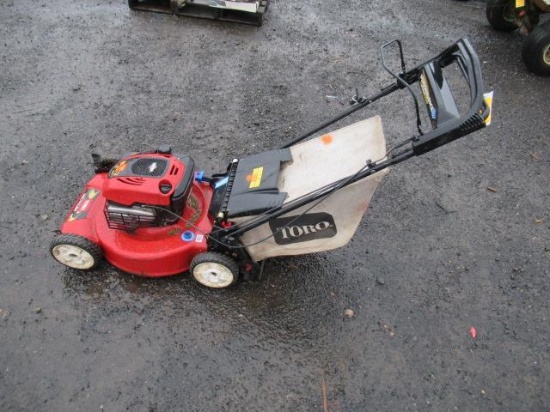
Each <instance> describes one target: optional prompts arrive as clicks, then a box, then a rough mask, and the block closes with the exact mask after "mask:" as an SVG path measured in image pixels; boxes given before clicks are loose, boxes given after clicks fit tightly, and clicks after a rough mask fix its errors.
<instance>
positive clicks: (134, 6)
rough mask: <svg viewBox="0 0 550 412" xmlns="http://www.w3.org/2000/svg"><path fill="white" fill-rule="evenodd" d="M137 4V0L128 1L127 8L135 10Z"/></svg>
mask: <svg viewBox="0 0 550 412" xmlns="http://www.w3.org/2000/svg"><path fill="white" fill-rule="evenodd" d="M138 3H139V0H128V7H130V8H131V9H135V8H136V6H137V5H138Z"/></svg>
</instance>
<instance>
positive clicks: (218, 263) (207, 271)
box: [189, 252, 239, 289]
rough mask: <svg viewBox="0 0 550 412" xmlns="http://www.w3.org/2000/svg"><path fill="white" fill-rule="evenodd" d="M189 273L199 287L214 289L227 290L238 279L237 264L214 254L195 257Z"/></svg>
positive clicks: (228, 258)
mask: <svg viewBox="0 0 550 412" xmlns="http://www.w3.org/2000/svg"><path fill="white" fill-rule="evenodd" d="M189 271H190V272H191V273H192V274H193V277H194V278H195V280H196V281H197V282H199V283H200V284H201V285H203V286H206V287H209V288H214V289H222V288H227V287H229V286H231V285H234V284H235V283H236V282H237V280H238V279H239V266H238V265H237V263H236V262H235V261H234V260H233V259H231V258H230V257H228V256H226V255H222V254H221V253H215V252H205V253H201V254H198V255H197V256H195V257H194V258H193V260H192V261H191V265H190V267H189Z"/></svg>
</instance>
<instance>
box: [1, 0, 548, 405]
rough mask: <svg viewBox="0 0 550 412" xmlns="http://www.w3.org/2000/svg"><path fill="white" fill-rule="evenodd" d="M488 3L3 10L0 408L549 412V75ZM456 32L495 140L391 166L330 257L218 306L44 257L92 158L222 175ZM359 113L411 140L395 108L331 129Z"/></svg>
mask: <svg viewBox="0 0 550 412" xmlns="http://www.w3.org/2000/svg"><path fill="white" fill-rule="evenodd" d="M484 7H485V5H484V3H483V2H477V1H470V2H458V1H452V0H425V1H422V2H412V1H407V2H404V1H395V0H392V1H387V0H385V1H382V0H373V1H368V2H367V1H360V0H342V1H338V2H328V1H325V2H322V1H315V0H303V1H298V0H286V1H281V0H271V6H270V8H269V11H268V12H267V16H266V19H265V22H264V25H263V26H262V27H261V28H257V27H249V26H241V25H235V24H229V23H220V22H214V21H208V20H199V19H190V18H181V17H174V16H166V15H159V14H153V13H143V12H132V11H130V10H129V9H128V7H127V5H126V3H125V2H124V1H122V0H117V1H112V0H110V1H107V0H95V1H90V2H72V1H68V0H48V1H46V0H28V1H24V2H23V1H15V0H2V1H0V37H1V39H2V40H1V41H0V65H1V66H0V69H1V70H0V111H1V112H2V114H3V115H2V121H1V122H0V139H1V142H2V151H1V152H0V173H1V174H0V188H1V190H2V198H3V200H2V208H1V210H0V214H1V225H0V234H1V237H2V238H3V239H4V241H3V242H2V246H0V256H1V259H2V276H1V277H0V342H1V346H0V409H1V410H3V411H13V412H15V411H60V410H61V411H63V410H70V411H94V410H109V411H176V410H181V411H216V412H218V411H242V410H247V411H454V410H457V411H468V412H470V411H511V412H517V411H550V391H549V390H548V389H549V388H550V365H549V362H550V353H549V342H550V334H549V332H548V331H549V317H550V310H549V309H550V308H549V303H548V298H547V296H548V290H549V282H550V260H549V258H550V235H549V227H550V208H549V207H548V204H549V203H550V197H549V190H548V188H549V184H548V182H549V175H550V174H549V172H550V148H549V144H548V142H549V133H548V129H549V128H548V120H549V110H548V95H549V91H550V83H549V79H545V78H540V77H536V76H534V75H532V74H530V73H529V72H528V71H527V70H526V68H525V67H524V66H523V63H522V61H521V52H520V47H521V41H522V39H521V37H520V36H519V34H517V33H511V34H502V33H496V32H494V31H492V30H491V28H490V27H489V26H488V24H487V22H486V20H485V12H484ZM463 36H468V37H469V38H470V40H471V41H472V43H473V44H474V46H475V47H476V49H477V51H478V54H479V56H480V59H481V61H482V66H483V67H482V69H483V74H484V81H485V86H486V89H487V90H494V92H495V103H494V110H495V112H494V118H493V122H494V124H493V125H492V126H491V127H490V128H487V129H484V130H482V131H480V132H478V133H475V134H474V135H471V136H469V137H467V138H464V139H462V140H460V141H457V142H454V143H452V144H450V145H448V146H446V147H444V148H442V149H440V150H437V151H434V152H431V153H429V154H427V155H425V156H422V157H419V158H417V159H413V160H410V161H408V162H405V163H403V164H401V165H399V166H397V167H394V168H393V169H392V172H391V173H390V174H389V175H388V176H387V177H385V179H384V181H383V182H382V184H381V185H380V187H379V189H378V191H377V193H376V194H375V196H374V198H373V201H372V203H371V206H370V209H369V211H368V213H367V215H366V216H365V218H364V219H363V221H362V224H361V226H360V228H359V230H358V231H357V233H356V235H355V237H354V239H353V241H352V242H351V243H350V244H349V245H348V246H346V247H344V248H342V249H339V250H336V251H333V252H328V253H319V254H314V255H309V256H300V257H293V258H278V259H271V260H269V261H268V262H267V264H266V270H265V274H264V276H263V279H262V280H261V281H259V282H247V283H239V284H238V285H237V286H236V287H234V288H231V289H228V290H223V291H212V290H205V289H204V288H201V287H199V286H197V285H196V284H195V283H194V282H193V281H192V280H191V279H190V278H189V276H187V275H181V276H176V277H171V278H166V279H157V280H150V279H143V278H138V277H134V276H131V275H128V274H124V273H121V272H119V271H117V270H115V269H113V268H112V267H110V266H109V265H108V264H102V265H101V266H100V267H99V268H98V269H96V270H94V271H93V272H91V273H87V274H81V273H76V272H73V271H70V270H67V269H64V268H63V267H62V266H60V265H59V264H57V263H56V262H55V261H54V260H53V259H51V258H50V256H49V250H48V245H49V242H50V240H51V239H52V237H53V235H54V232H55V230H56V229H57V228H58V227H59V224H60V223H61V222H62V220H63V218H64V215H65V213H66V211H67V209H68V208H69V207H70V204H71V203H72V202H73V201H74V199H75V198H76V196H77V195H78V193H79V192H80V190H81V189H82V187H83V185H84V184H85V182H86V181H87V180H88V179H89V177H90V176H91V173H92V168H91V165H90V163H91V157H90V153H91V152H93V151H98V152H101V153H103V154H106V155H121V154H123V153H125V152H128V151H134V150H147V149H151V148H154V147H156V146H158V145H159V144H162V143H168V144H171V145H172V146H173V147H174V148H175V149H177V150H178V151H179V152H187V153H189V154H190V155H191V156H193V158H194V159H195V162H196V164H198V165H199V166H200V167H201V168H203V169H205V170H206V171H207V172H209V173H210V172H217V171H222V170H224V169H225V166H226V164H227V162H228V161H229V160H230V159H231V158H233V157H239V156H242V155H245V154H251V153H256V152H259V151H262V150H267V149H270V148H272V147H274V146H276V145H278V144H280V143H281V142H284V141H288V140H289V139H291V138H292V137H294V136H295V135H296V134H297V133H299V132H300V131H304V130H306V129H307V128H308V127H310V126H312V125H315V124H316V123H318V122H320V121H321V120H323V119H325V118H327V117H328V116H330V115H332V114H334V113H337V112H339V111H341V110H343V109H344V108H345V104H346V102H347V99H348V98H349V97H350V96H351V95H352V94H353V90H354V88H355V87H356V86H362V87H363V88H364V90H365V93H366V94H369V93H372V92H376V91H377V90H378V88H379V87H380V86H385V85H387V84H389V83H390V82H391V79H390V78H389V77H388V75H387V74H386V73H385V72H384V71H383V70H382V69H381V67H380V64H379V61H378V51H377V50H378V47H379V46H380V45H382V44H383V43H385V42H387V41H389V40H392V39H394V38H400V39H402V40H403V42H404V46H405V55H406V58H407V60H408V62H409V63H410V65H413V64H416V63H419V62H421V61H422V60H424V59H427V58H429V57H431V56H432V55H434V54H436V53H439V52H440V51H441V50H443V49H444V48H445V47H447V46H449V45H450V44H452V43H453V42H454V41H455V40H457V39H458V38H460V37H463ZM374 114H380V115H381V116H382V118H383V121H384V125H385V130H386V135H387V139H388V142H389V143H390V144H392V143H395V142H397V141H399V140H401V139H403V138H404V137H408V136H410V134H411V133H414V115H413V107H412V104H411V102H410V99H409V98H408V96H407V95H406V93H403V94H399V95H398V96H394V97H392V98H390V99H389V100H388V101H387V102H382V103H380V104H376V105H374V106H373V107H372V108H371V109H368V110H366V111H364V112H362V113H361V114H357V115H354V116H353V117H352V119H350V120H349V122H351V121H353V120H358V119H361V118H365V117H368V116H371V115H374ZM342 124H345V123H342ZM349 309H351V310H352V311H353V317H348V316H346V313H347V314H348V315H349V314H350V312H349V311H348V312H346V310H349ZM472 326H473V327H475V328H476V330H477V337H476V339H472V337H471V336H470V332H469V331H470V328H471V327H472Z"/></svg>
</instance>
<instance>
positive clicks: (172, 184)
mask: <svg viewBox="0 0 550 412" xmlns="http://www.w3.org/2000/svg"><path fill="white" fill-rule="evenodd" d="M194 172H195V164H194V161H193V159H191V158H190V157H189V156H180V155H173V154H165V153H145V154H144V153H140V154H135V155H130V156H127V157H124V158H122V159H121V160H120V161H119V162H118V163H117V164H116V165H115V166H113V168H112V169H111V170H110V172H109V174H108V178H107V179H106V180H105V183H104V186H103V195H104V196H105V198H106V199H107V201H109V202H113V203H116V204H118V205H124V206H132V205H136V204H137V205H153V206H162V207H166V208H170V210H172V211H173V212H174V213H177V214H181V213H182V208H183V206H184V204H185V200H186V198H187V196H188V195H189V190H190V189H191V184H192V183H193V176H194Z"/></svg>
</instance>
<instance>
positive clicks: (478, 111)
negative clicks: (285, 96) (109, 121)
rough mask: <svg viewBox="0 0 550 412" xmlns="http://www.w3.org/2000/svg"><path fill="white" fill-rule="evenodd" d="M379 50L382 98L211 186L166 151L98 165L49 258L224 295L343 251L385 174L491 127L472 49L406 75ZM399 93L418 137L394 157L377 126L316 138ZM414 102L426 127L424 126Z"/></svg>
mask: <svg viewBox="0 0 550 412" xmlns="http://www.w3.org/2000/svg"><path fill="white" fill-rule="evenodd" d="M389 48H391V49H392V50H397V51H398V53H399V54H398V56H399V59H398V60H397V61H398V64H400V65H401V67H400V69H399V70H402V72H401V73H398V71H399V70H397V71H396V70H392V69H390V67H389V65H388V64H387V63H386V62H387V59H386V58H385V55H386V52H387V50H388V49H389ZM380 51H381V61H382V65H383V67H384V68H385V69H386V70H387V71H388V72H389V73H390V74H391V75H392V76H393V79H394V81H392V82H391V83H390V84H389V85H388V86H386V87H384V88H383V89H382V90H381V91H380V92H379V93H377V94H375V95H373V96H370V97H361V96H360V94H359V93H358V94H356V95H355V96H354V97H353V98H352V99H351V103H352V105H351V106H350V107H349V108H348V109H346V110H345V111H344V112H342V113H340V114H338V115H337V116H335V117H333V118H331V119H329V120H327V121H325V122H324V123H322V124H320V125H318V126H317V127H315V128H313V129H311V130H309V131H308V132H307V133H305V134H303V135H301V136H298V137H296V138H295V139H293V140H292V141H290V142H288V143H287V144H285V145H283V146H281V147H279V148H276V149H274V150H270V151H267V152H262V153H258V154H253V155H250V156H246V157H243V158H241V159H234V160H233V161H231V162H230V163H229V165H228V167H227V169H226V170H225V171H224V172H222V173H218V174H213V175H210V176H207V175H206V174H205V173H204V172H203V171H198V170H197V168H196V167H195V163H194V161H193V159H192V158H191V157H190V156H188V155H187V154H180V153H175V152H173V151H172V149H171V148H170V147H168V146H161V147H159V148H158V149H156V150H154V151H150V152H142V153H129V154H127V155H124V156H122V157H121V158H120V159H114V160H109V159H103V158H101V157H100V156H99V155H94V156H93V157H94V165H95V169H96V170H95V171H96V173H95V175H94V176H93V178H92V179H91V180H90V181H89V182H88V183H87V185H86V187H85V188H84V190H83V192H82V193H81V194H80V196H79V197H78V199H77V201H76V202H75V203H74V205H73V206H72V208H71V209H70V212H69V214H68V215H67V217H66V219H65V221H64V223H63V224H62V226H61V230H60V233H59V234H58V235H57V236H56V237H55V238H54V239H53V241H52V243H51V247H50V251H51V254H52V256H53V257H54V258H55V259H56V260H58V261H59V262H61V263H62V264H64V265H66V266H68V267H70V268H74V269H81V270H90V269H92V268H94V267H96V265H97V264H98V263H99V262H100V260H101V258H102V257H105V259H106V260H107V261H108V262H110V263H111V264H112V265H114V266H115V267H117V268H119V269H121V270H122V271H124V272H128V273H131V274H135V275H141V276H148V277H159V276H169V275H175V274H179V273H183V272H186V271H190V272H191V273H192V275H193V276H194V278H195V279H196V280H197V281H198V282H199V283H201V284H202V285H205V286H208V287H212V288H224V287H228V286H231V285H232V284H234V283H235V282H236V281H237V279H238V278H239V276H240V277H242V278H244V279H257V278H258V277H259V276H260V274H261V273H262V271H263V265H264V262H265V260H266V259H267V258H270V257H275V256H287V255H300V254H305V253H312V252H319V251H326V250H330V249H334V248H337V247H341V246H344V245H345V244H346V243H348V241H349V240H350V239H351V237H352V236H353V235H354V233H355V230H356V229H357V227H358V225H359V223H360V221H361V218H362V216H363V214H364V213H365V212H366V210H367V207H368V205H369V201H370V199H371V197H372V195H373V193H374V191H375V189H376V187H377V185H378V184H379V182H380V179H381V178H382V177H383V176H384V175H385V174H386V173H387V172H388V168H389V167H390V166H392V165H395V164H398V163H400V162H403V161H405V160H407V159H409V158H411V157H413V156H419V155H422V154H424V153H427V152H429V151H431V150H433V149H436V148H438V147H440V146H443V145H445V144H447V143H450V142H452V141H454V140H456V139H458V138H460V137H463V136H466V135H468V134H470V133H473V132H474V131H476V130H479V129H481V128H483V127H485V126H486V125H488V124H489V122H490V118H491V117H490V114H491V101H490V100H491V98H490V96H487V95H485V94H484V93H483V86H482V79H481V71H480V64H479V60H478V57H477V55H476V53H475V51H474V49H473V48H472V46H471V44H470V42H469V41H468V40H467V39H461V40H459V41H457V42H456V43H455V44H453V45H452V46H450V47H448V48H447V49H446V50H444V51H443V52H442V53H440V54H439V55H437V56H435V57H434V58H432V59H430V60H428V61H426V62H424V63H422V64H420V65H418V66H416V67H415V68H413V69H411V70H406V68H405V62H404V58H403V51H402V46H401V43H400V42H399V41H398V40H394V41H392V42H389V43H387V44H385V45H383V46H382V47H381V49H380ZM450 65H453V67H454V68H455V72H456V73H458V76H459V80H460V81H461V82H463V83H464V84H466V85H467V87H464V90H465V91H466V92H465V95H466V104H465V105H461V106H464V107H463V108H464V109H465V110H463V113H462V114H461V113H460V112H459V106H457V102H456V101H455V99H454V97H453V93H452V92H451V87H450V83H449V82H448V81H447V76H446V75H445V74H444V72H445V71H448V68H449V66H450ZM415 84H416V85H419V86H420V87H419V88H418V89H417V92H416V93H415V92H414V90H413V89H412V87H411V86H413V85H415ZM399 90H404V91H408V92H410V94H411V95H412V99H411V100H412V101H413V102H414V107H415V110H416V120H417V124H416V128H417V130H418V132H416V131H415V134H414V136H412V137H410V138H408V139H406V140H404V141H403V142H401V143H399V144H397V145H396V146H394V147H393V148H392V149H391V150H389V151H387V150H386V143H385V139H384V133H383V130H382V122H381V119H380V117H378V116H374V117H372V118H369V119H365V120H362V121H359V122H356V123H354V124H351V125H349V126H346V127H343V128H340V129H337V130H335V131H331V132H328V133H324V134H319V135H316V134H317V133H318V132H320V131H322V130H324V129H326V128H327V127H328V126H330V125H332V124H334V123H336V122H337V121H340V120H341V119H343V118H345V117H347V116H349V115H351V114H352V113H354V112H356V111H357V110H359V109H362V108H364V107H366V106H368V105H370V104H372V103H373V102H375V101H377V100H379V99H381V98H383V97H385V96H388V95H390V94H392V93H394V92H397V91H399ZM417 94H418V97H417ZM419 98H420V99H422V98H423V100H424V104H425V106H426V108H427V115H424V119H425V120H426V119H427V118H429V123H430V124H429V126H423V125H422V120H421V116H420V109H419V107H420V106H421V104H419V100H420V99H419ZM424 129H426V130H424Z"/></svg>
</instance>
